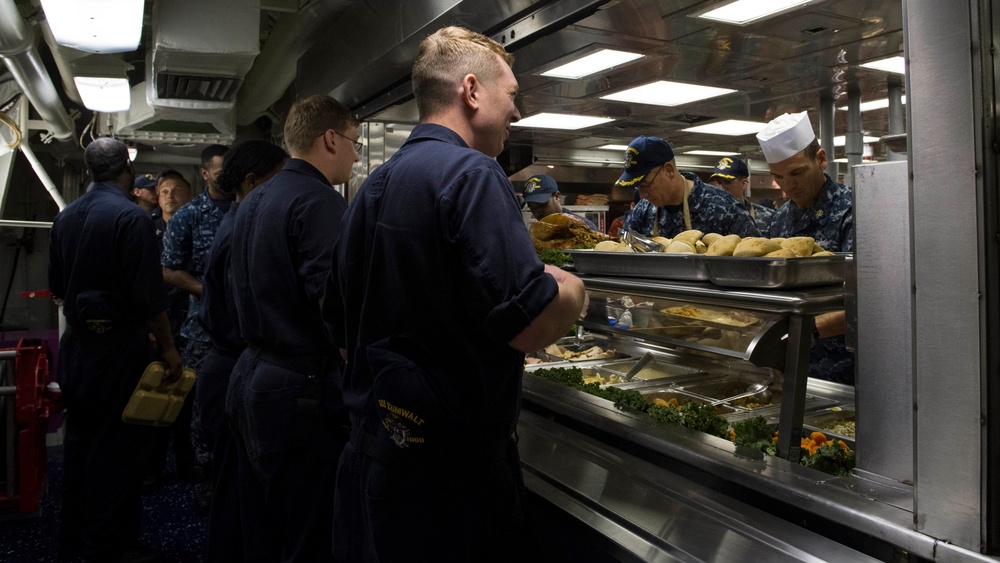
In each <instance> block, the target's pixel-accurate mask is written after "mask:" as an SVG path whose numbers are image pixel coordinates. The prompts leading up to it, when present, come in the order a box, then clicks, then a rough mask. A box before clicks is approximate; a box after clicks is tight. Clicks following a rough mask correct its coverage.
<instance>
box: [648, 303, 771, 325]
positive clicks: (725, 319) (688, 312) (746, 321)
mask: <svg viewBox="0 0 1000 563" xmlns="http://www.w3.org/2000/svg"><path fill="white" fill-rule="evenodd" d="M660 312H661V313H667V314H668V315H679V316H682V317H691V318H692V319H697V320H700V321H709V322H713V323H717V324H724V325H729V326H736V327H744V326H750V325H752V324H754V323H756V322H757V320H758V319H757V317H754V316H752V315H749V314H747V313H742V312H739V311H713V310H711V309H705V308H702V307H695V306H694V305H680V306H678V307H667V308H666V309H660Z"/></svg>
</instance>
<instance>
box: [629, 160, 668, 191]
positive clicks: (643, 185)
mask: <svg viewBox="0 0 1000 563" xmlns="http://www.w3.org/2000/svg"><path fill="white" fill-rule="evenodd" d="M661 168H663V165H660V167H659V168H657V169H656V172H653V175H652V176H650V177H649V178H646V181H645V182H640V183H639V185H638V186H636V187H635V189H637V190H638V189H639V188H646V189H647V190H648V189H649V186H652V185H653V180H655V179H656V175H657V174H659V173H660V169H661Z"/></svg>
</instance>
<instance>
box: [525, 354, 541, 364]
mask: <svg viewBox="0 0 1000 563" xmlns="http://www.w3.org/2000/svg"><path fill="white" fill-rule="evenodd" d="M544 363H545V360H543V359H541V358H536V357H534V356H525V357H524V365H526V366H530V365H534V364H544Z"/></svg>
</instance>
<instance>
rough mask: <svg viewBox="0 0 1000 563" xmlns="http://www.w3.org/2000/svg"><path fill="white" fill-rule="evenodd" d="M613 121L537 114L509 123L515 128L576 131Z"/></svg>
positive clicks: (576, 116)
mask: <svg viewBox="0 0 1000 563" xmlns="http://www.w3.org/2000/svg"><path fill="white" fill-rule="evenodd" d="M614 120H615V118H613V117H593V116H590V115H571V114H566V113H538V114H535V115H532V116H531V117H526V118H524V119H522V120H520V121H518V122H517V123H511V125H513V126H515V127H537V128H539V129H568V130H576V129H583V128H584V127H591V126H594V125H600V124H601V123H607V122H609V121H614Z"/></svg>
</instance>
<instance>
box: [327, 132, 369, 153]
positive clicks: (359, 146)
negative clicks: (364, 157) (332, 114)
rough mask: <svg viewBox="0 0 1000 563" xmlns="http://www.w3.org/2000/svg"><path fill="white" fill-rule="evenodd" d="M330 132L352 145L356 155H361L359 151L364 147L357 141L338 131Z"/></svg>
mask: <svg viewBox="0 0 1000 563" xmlns="http://www.w3.org/2000/svg"><path fill="white" fill-rule="evenodd" d="M330 131H333V132H334V133H335V134H337V135H340V136H341V137H343V138H345V139H347V140H348V141H350V142H351V144H352V145H354V150H356V151H357V152H358V154H361V149H363V148H364V146H365V144H364V143H362V142H361V141H359V140H356V139H352V138H350V137H348V136H347V135H345V134H343V133H341V132H340V131H337V130H335V129H330Z"/></svg>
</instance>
